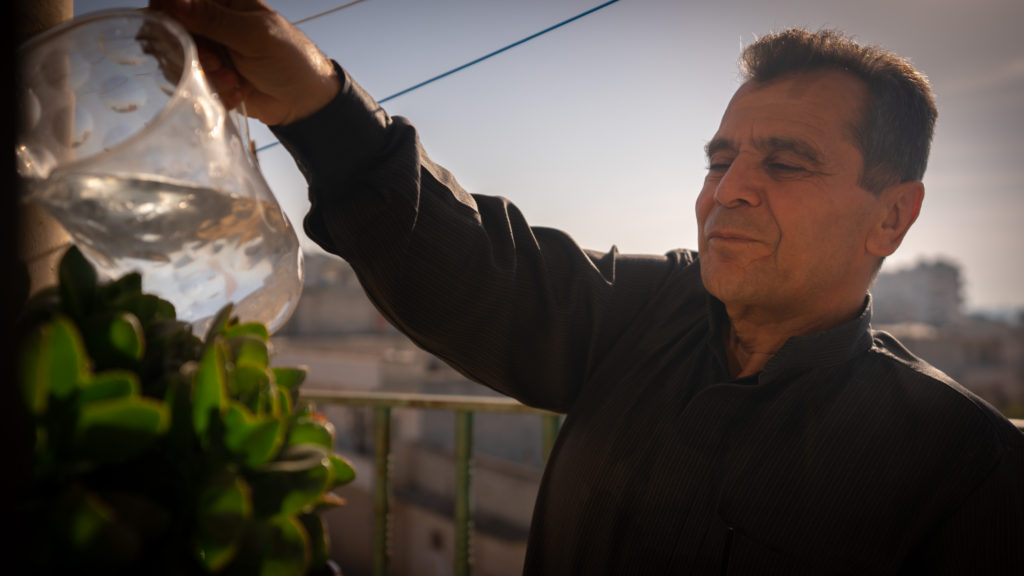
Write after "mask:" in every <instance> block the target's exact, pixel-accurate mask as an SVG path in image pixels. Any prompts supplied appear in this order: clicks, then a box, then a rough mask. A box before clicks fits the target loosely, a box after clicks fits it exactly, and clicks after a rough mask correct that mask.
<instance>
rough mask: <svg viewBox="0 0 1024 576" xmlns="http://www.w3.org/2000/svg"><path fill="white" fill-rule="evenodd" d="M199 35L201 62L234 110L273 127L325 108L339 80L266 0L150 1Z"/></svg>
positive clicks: (310, 43)
mask: <svg viewBox="0 0 1024 576" xmlns="http://www.w3.org/2000/svg"><path fill="white" fill-rule="evenodd" d="M149 5H150V8H154V9H157V10H161V11H162V12H165V13H166V14H168V15H169V16H171V17H173V18H174V19H175V20H177V21H178V22H180V23H181V24H182V25H183V26H184V27H185V29H186V30H188V31H189V32H191V33H192V35H193V36H194V37H196V44H197V47H198V51H199V63H200V64H201V65H202V67H203V71H204V72H205V73H206V78H207V80H208V81H209V82H210V85H211V86H212V87H213V89H214V90H216V91H217V93H218V94H219V95H220V97H221V100H222V101H223V102H224V105H225V106H226V107H228V108H229V109H231V108H234V107H236V106H238V105H239V104H240V103H241V102H243V101H244V102H245V111H246V113H247V114H248V115H249V116H252V117H253V118H256V119H257V120H259V121H260V122H263V123H264V124H267V125H269V126H274V125H281V124H290V123H292V122H295V121H296V120H300V119H302V118H305V117H307V116H309V115H311V114H313V113H314V112H316V111H317V110H319V109H321V108H323V107H324V106H325V105H327V103H328V102H330V101H331V99H333V98H334V96H335V95H337V93H338V91H339V90H340V88H341V81H340V80H339V78H338V75H337V74H336V73H335V71H334V66H333V64H332V63H331V61H330V60H329V59H328V58H327V57H326V56H324V55H323V53H321V52H320V50H319V49H318V48H317V47H316V45H314V44H313V42H312V40H310V39H309V38H308V37H307V36H305V35H304V34H303V33H302V32H300V31H299V30H298V29H297V28H295V27H294V26H292V25H291V23H289V22H288V21H287V20H285V19H284V18H283V17H282V16H281V15H280V14H278V13H276V12H274V11H273V10H271V9H270V7H268V6H267V5H266V4H264V3H263V2H261V1H260V0H150V2H149Z"/></svg>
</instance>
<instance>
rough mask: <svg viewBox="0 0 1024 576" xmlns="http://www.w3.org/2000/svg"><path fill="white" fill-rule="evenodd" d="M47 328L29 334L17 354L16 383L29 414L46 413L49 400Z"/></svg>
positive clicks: (50, 366)
mask: <svg viewBox="0 0 1024 576" xmlns="http://www.w3.org/2000/svg"><path fill="white" fill-rule="evenodd" d="M46 332H47V328H40V329H38V330H34V331H33V332H32V333H31V334H29V336H28V339H27V340H26V341H25V343H24V345H23V346H22V349H21V354H19V355H18V385H19V387H20V388H21V395H22V398H23V399H24V401H25V407H26V408H28V411H29V413H30V414H35V415H41V414H45V413H46V409H47V407H48V406H49V400H50V376H49V372H50V369H51V368H52V366H53V364H52V363H51V361H50V354H49V352H50V348H49V345H47V344H46V340H47V338H46Z"/></svg>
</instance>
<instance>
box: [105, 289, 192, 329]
mask: <svg viewBox="0 0 1024 576" xmlns="http://www.w3.org/2000/svg"><path fill="white" fill-rule="evenodd" d="M112 306H113V307H114V308H115V309H117V310H122V311H125V312H131V313H132V314H134V315H135V317H136V318H138V319H139V322H141V323H142V325H143V326H144V327H149V325H150V324H152V323H153V322H156V321H157V320H175V319H176V318H177V312H176V311H175V309H174V304H171V303H170V302H168V301H167V300H164V299H162V298H160V297H159V296H155V295H153V294H135V293H126V294H122V295H121V296H118V297H117V299H116V300H115V301H114V302H113V304H112Z"/></svg>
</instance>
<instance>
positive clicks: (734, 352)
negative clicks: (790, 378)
mask: <svg viewBox="0 0 1024 576" xmlns="http://www.w3.org/2000/svg"><path fill="white" fill-rule="evenodd" d="M863 303H864V301H863V297H861V299H860V300H859V301H857V302H856V304H854V303H853V302H852V301H851V302H850V304H848V305H845V306H839V307H834V308H831V309H829V310H825V311H816V312H808V311H806V310H803V311H797V310H792V309H790V310H782V311H778V310H776V311H766V310H764V309H761V308H758V307H754V306H742V305H729V304H726V307H725V309H726V314H727V315H728V317H729V328H728V330H726V331H725V334H724V336H723V337H724V340H725V342H724V344H725V354H726V358H727V360H728V362H729V375H730V376H731V377H733V378H742V377H744V376H751V375H753V374H757V373H758V372H760V371H761V370H763V369H764V367H765V365H766V364H767V363H768V361H769V360H771V358H772V357H773V356H775V353H776V352H778V351H779V349H780V348H782V346H783V345H784V344H785V343H786V341H787V340H789V339H790V338H792V337H794V336H803V335H805V334H812V333H814V332H822V331H825V330H828V329H830V328H834V327H836V326H839V325H840V324H843V323H846V322H849V321H850V320H852V319H853V318H855V317H856V316H857V315H858V314H859V313H860V310H861V307H862V306H863Z"/></svg>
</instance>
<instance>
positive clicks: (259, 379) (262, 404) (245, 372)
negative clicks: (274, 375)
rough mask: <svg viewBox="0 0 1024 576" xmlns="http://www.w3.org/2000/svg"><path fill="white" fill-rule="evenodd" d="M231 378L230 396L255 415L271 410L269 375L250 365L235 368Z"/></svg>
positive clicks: (262, 369)
mask: <svg viewBox="0 0 1024 576" xmlns="http://www.w3.org/2000/svg"><path fill="white" fill-rule="evenodd" d="M230 377H231V395H232V396H233V397H234V398H236V399H238V401H239V402H241V403H243V404H245V405H246V406H248V407H249V409H250V410H252V411H253V412H255V413H257V414H262V413H266V412H269V411H270V410H272V408H273V402H272V400H271V398H270V397H269V394H270V373H269V372H268V371H267V370H266V369H264V368H260V367H258V366H253V365H251V364H248V365H242V366H235V369H234V371H232V372H231V374H230Z"/></svg>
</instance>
